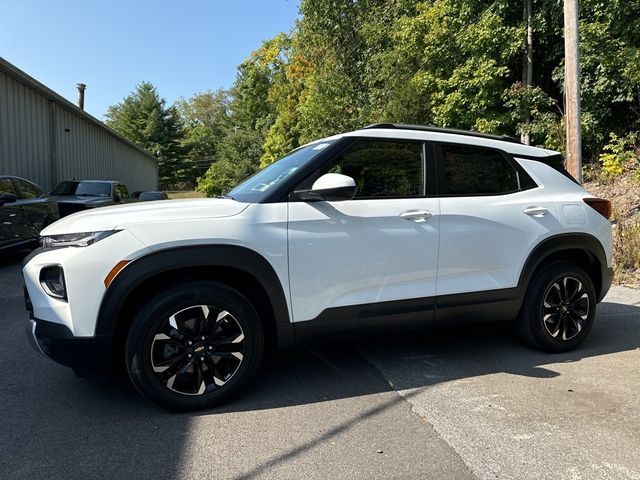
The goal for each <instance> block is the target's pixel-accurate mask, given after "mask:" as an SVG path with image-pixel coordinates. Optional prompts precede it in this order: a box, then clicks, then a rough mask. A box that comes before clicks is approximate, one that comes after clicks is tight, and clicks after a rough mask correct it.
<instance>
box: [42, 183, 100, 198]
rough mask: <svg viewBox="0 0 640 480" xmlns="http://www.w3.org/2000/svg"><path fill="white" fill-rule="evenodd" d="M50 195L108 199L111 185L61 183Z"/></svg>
mask: <svg viewBox="0 0 640 480" xmlns="http://www.w3.org/2000/svg"><path fill="white" fill-rule="evenodd" d="M51 195H78V196H80V197H110V196H111V184H110V183H106V182H61V183H59V184H58V186H57V187H56V188H54V189H53V191H52V192H51Z"/></svg>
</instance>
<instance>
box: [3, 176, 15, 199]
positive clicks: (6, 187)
mask: <svg viewBox="0 0 640 480" xmlns="http://www.w3.org/2000/svg"><path fill="white" fill-rule="evenodd" d="M0 193H11V194H12V195H15V196H16V197H17V196H18V192H16V187H14V185H13V182H12V181H11V179H10V178H0Z"/></svg>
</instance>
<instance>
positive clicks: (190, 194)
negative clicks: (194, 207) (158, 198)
mask: <svg viewBox="0 0 640 480" xmlns="http://www.w3.org/2000/svg"><path fill="white" fill-rule="evenodd" d="M167 196H168V197H169V200H178V199H180V198H205V194H204V193H200V192H196V191H195V190H182V191H176V192H167Z"/></svg>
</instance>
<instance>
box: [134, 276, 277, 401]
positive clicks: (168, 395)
mask: <svg viewBox="0 0 640 480" xmlns="http://www.w3.org/2000/svg"><path fill="white" fill-rule="evenodd" d="M263 349H264V335H263V328H262V323H261V321H260V318H259V316H258V313H257V312H256V310H255V308H254V307H253V305H252V304H251V302H250V301H249V300H248V299H247V298H246V297H245V296H244V295H242V294H241V293H240V292H239V291H237V290H235V289H234V288H231V287H229V286H227V285H223V284H220V283H217V282H209V281H194V282H189V283H184V284H180V285H177V286H175V287H173V288H171V289H170V290H166V291H163V292H160V293H159V294H157V295H156V296H155V297H152V298H151V299H149V301H148V302H147V304H146V305H145V306H144V307H143V308H142V309H141V310H140V311H139V312H138V314H137V315H136V316H135V317H134V320H133V324H132V326H131V329H130V331H129V334H128V336H127V340H126V345H125V357H126V363H127V370H128V372H129V376H130V378H131V380H132V382H133V384H134V385H135V387H136V388H137V389H138V390H139V391H140V392H141V393H142V394H143V395H144V396H145V397H147V398H148V399H150V400H151V401H153V402H155V403H157V404H159V405H161V406H163V407H165V408H168V409H171V410H199V409H204V408H210V407H213V406H215V405H218V404H220V403H222V402H224V401H226V400H228V399H229V398H230V397H232V396H233V395H235V394H237V393H238V392H239V391H240V390H241V389H242V388H244V387H245V386H246V385H247V383H248V382H249V381H250V380H251V378H252V377H253V375H254V374H255V373H256V371H257V369H258V367H259V365H260V360H261V358H262V352H263Z"/></svg>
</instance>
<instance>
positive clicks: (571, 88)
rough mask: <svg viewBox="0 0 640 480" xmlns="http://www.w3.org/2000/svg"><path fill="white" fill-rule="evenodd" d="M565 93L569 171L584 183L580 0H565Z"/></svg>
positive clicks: (579, 181)
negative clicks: (579, 29) (581, 123)
mask: <svg viewBox="0 0 640 480" xmlns="http://www.w3.org/2000/svg"><path fill="white" fill-rule="evenodd" d="M564 95H565V127H566V137H567V138H566V146H567V170H568V171H569V173H570V174H571V175H573V177H574V178H575V179H576V180H577V181H578V183H580V184H581V183H582V134H581V130H580V48H579V44H578V0H564Z"/></svg>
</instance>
